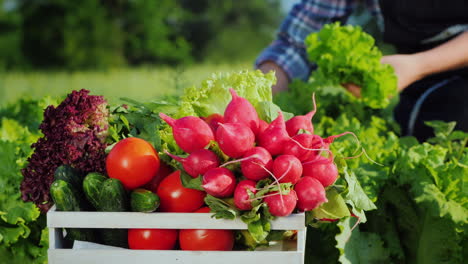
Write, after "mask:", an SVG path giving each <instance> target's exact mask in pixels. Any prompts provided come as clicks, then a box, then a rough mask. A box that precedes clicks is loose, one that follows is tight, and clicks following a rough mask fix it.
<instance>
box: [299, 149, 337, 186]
mask: <svg viewBox="0 0 468 264" xmlns="http://www.w3.org/2000/svg"><path fill="white" fill-rule="evenodd" d="M302 167H303V168H304V172H303V175H304V176H310V177H312V178H314V179H316V180H318V181H319V182H320V183H321V184H322V185H323V187H327V186H330V185H332V184H333V183H334V182H335V181H336V179H338V168H337V167H336V165H335V163H333V160H332V159H331V158H325V157H322V156H318V158H317V159H316V160H315V161H311V162H306V163H303V164H302Z"/></svg>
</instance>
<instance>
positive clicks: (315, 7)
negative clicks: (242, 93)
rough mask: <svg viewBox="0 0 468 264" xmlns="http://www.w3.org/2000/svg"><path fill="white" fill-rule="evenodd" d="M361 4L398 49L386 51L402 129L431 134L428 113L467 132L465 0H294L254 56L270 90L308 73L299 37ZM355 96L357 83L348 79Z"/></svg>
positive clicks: (420, 135) (308, 64)
mask: <svg viewBox="0 0 468 264" xmlns="http://www.w3.org/2000/svg"><path fill="white" fill-rule="evenodd" d="M358 4H364V5H365V6H366V7H367V8H368V9H369V11H370V13H371V14H372V15H373V16H374V17H375V18H376V20H377V23H378V24H379V25H381V28H382V30H383V37H384V41H386V42H387V43H390V44H393V45H394V46H395V48H396V49H397V54H395V55H389V56H384V57H383V58H382V63H386V64H390V65H391V66H393V68H394V69H395V73H396V75H397V77H398V90H399V91H400V102H399V104H398V106H397V107H396V108H395V119H396V121H397V122H398V123H399V124H400V125H401V128H402V133H403V135H413V136H416V137H417V138H418V139H419V140H421V141H423V140H426V139H427V138H429V137H431V136H432V135H433V132H432V129H431V128H429V127H427V126H425V125H424V121H427V120H443V121H457V127H456V129H460V130H463V131H467V132H468V103H465V101H466V98H468V1H465V0H451V1H443V0H431V1H427V0H412V1H408V0H363V1H359V0H302V1H301V2H300V3H298V4H296V5H294V6H293V8H292V9H291V11H290V12H289V15H288V16H287V17H286V19H285V20H284V21H283V23H282V24H281V27H280V29H279V32H278V34H277V38H276V40H274V41H273V42H272V43H271V44H270V45H269V46H268V47H267V48H266V49H265V50H263V51H262V53H261V54H260V55H259V57H258V58H257V60H256V62H255V65H256V67H257V68H259V69H260V70H262V71H263V72H269V71H271V70H274V71H275V72H276V77H277V80H278V81H277V84H276V85H275V86H273V88H272V89H273V92H274V93H276V92H279V91H284V90H287V86H288V83H289V82H290V81H291V80H292V79H296V78H297V79H302V80H307V79H308V77H309V75H310V73H311V71H312V70H313V69H314V65H313V63H311V62H310V61H308V59H307V55H306V50H305V46H304V39H305V38H306V37H307V36H308V35H309V34H310V33H312V32H315V31H318V30H320V29H321V28H322V26H323V25H325V24H327V23H333V22H335V21H341V23H342V24H344V23H345V22H346V20H347V19H348V17H349V16H350V15H351V14H352V12H353V11H354V9H355V8H356V7H357V5H358ZM345 86H346V87H345V88H346V89H347V90H348V91H349V92H351V93H352V94H353V95H355V96H359V95H360V87H358V86H356V85H354V84H346V85H345Z"/></svg>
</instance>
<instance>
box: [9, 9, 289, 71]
mask: <svg viewBox="0 0 468 264" xmlns="http://www.w3.org/2000/svg"><path fill="white" fill-rule="evenodd" d="M279 3H280V0H267V1H265V0H223V1H209V0H198V1H193V0H177V1H174V0H156V1H147V0H81V1H67V0H0V69H1V68H7V69H9V68H18V66H20V65H21V66H22V68H25V67H27V66H28V65H29V66H31V68H39V69H44V68H65V69H69V70H75V69H86V68H107V67H113V66H121V65H125V64H130V65H141V64H169V65H176V64H185V63H190V62H192V61H204V60H211V61H233V60H245V59H251V60H253V58H254V57H255V55H256V54H258V52H259V51H260V49H262V48H263V47H264V46H266V44H267V43H268V42H269V41H271V39H272V35H273V32H274V31H275V30H276V28H277V26H278V24H279V21H280V20H281V13H280V8H279V6H280V5H279ZM247 41H248V45H246V42H247Z"/></svg>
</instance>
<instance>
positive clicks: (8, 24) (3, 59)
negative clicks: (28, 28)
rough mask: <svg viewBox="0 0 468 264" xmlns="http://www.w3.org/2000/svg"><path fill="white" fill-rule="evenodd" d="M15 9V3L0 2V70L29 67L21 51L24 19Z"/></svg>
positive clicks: (3, 0) (8, 0)
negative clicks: (22, 22)
mask: <svg viewBox="0 0 468 264" xmlns="http://www.w3.org/2000/svg"><path fill="white" fill-rule="evenodd" d="M15 8H16V2H15V1H11V0H0V70H3V69H9V68H13V67H19V66H21V67H25V66H26V65H27V61H26V59H25V58H24V56H23V54H22V52H21V49H20V43H21V35H22V34H21V21H22V17H21V15H20V14H19V13H18V12H16V11H15Z"/></svg>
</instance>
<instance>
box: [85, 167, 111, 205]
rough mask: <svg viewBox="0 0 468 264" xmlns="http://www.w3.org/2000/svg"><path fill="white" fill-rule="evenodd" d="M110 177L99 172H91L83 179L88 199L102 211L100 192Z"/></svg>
mask: <svg viewBox="0 0 468 264" xmlns="http://www.w3.org/2000/svg"><path fill="white" fill-rule="evenodd" d="M107 179H108V178H107V177H106V176H104V175H102V174H100V173H98V172H91V173H89V174H88V175H86V177H85V178H84V180H83V192H84V194H85V197H86V199H88V201H89V202H90V203H91V205H92V206H93V207H94V208H95V209H96V210H98V211H101V202H100V200H99V199H100V193H101V190H102V186H103V185H104V182H105V181H106V180H107Z"/></svg>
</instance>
